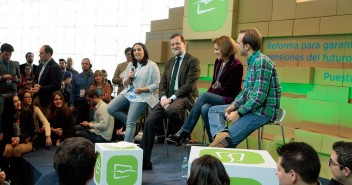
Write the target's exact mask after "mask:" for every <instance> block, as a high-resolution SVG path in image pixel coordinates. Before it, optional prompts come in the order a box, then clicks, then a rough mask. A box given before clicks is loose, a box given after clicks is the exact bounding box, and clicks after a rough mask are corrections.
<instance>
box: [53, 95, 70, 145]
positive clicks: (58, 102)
mask: <svg viewBox="0 0 352 185" xmlns="http://www.w3.org/2000/svg"><path fill="white" fill-rule="evenodd" d="M48 120H49V122H50V130H51V140H52V141H53V142H55V144H56V146H58V145H59V144H60V142H61V141H63V140H64V139H66V138H69V137H73V136H75V123H74V120H73V115H72V112H71V110H70V108H68V106H67V105H65V98H64V96H63V95H62V93H61V92H60V91H55V92H54V93H53V95H52V96H51V100H50V104H49V115H48Z"/></svg>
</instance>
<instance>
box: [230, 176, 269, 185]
mask: <svg viewBox="0 0 352 185" xmlns="http://www.w3.org/2000/svg"><path fill="white" fill-rule="evenodd" d="M237 184H250V185H262V184H261V183H259V182H258V181H256V180H254V179H248V178H239V177H230V185H237Z"/></svg>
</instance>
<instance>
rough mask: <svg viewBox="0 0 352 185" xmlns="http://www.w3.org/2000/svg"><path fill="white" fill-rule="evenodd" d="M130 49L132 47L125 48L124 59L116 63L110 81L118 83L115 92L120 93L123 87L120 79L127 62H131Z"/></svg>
mask: <svg viewBox="0 0 352 185" xmlns="http://www.w3.org/2000/svg"><path fill="white" fill-rule="evenodd" d="M131 51H132V48H130V47H128V48H126V49H125V56H126V61H125V62H122V63H120V64H119V65H117V67H116V69H115V73H114V77H113V78H112V83H113V84H116V85H118V90H117V94H120V93H121V92H122V91H123V89H124V88H125V87H124V85H123V83H122V80H123V77H124V75H125V70H126V67H127V64H128V63H129V62H132V57H131Z"/></svg>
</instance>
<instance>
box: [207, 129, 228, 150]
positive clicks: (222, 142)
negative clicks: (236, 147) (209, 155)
mask: <svg viewBox="0 0 352 185" xmlns="http://www.w3.org/2000/svg"><path fill="white" fill-rule="evenodd" d="M209 147H220V148H232V147H233V144H232V142H231V138H230V135H229V133H227V132H220V133H218V134H217V135H216V136H215V139H214V141H213V142H212V143H211V144H210V145H209Z"/></svg>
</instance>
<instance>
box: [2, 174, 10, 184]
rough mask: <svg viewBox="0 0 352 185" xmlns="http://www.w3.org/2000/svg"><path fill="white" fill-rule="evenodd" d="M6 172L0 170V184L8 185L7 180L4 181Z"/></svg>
mask: <svg viewBox="0 0 352 185" xmlns="http://www.w3.org/2000/svg"><path fill="white" fill-rule="evenodd" d="M5 179H6V174H5V172H4V171H0V185H10V183H9V182H8V181H5Z"/></svg>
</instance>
